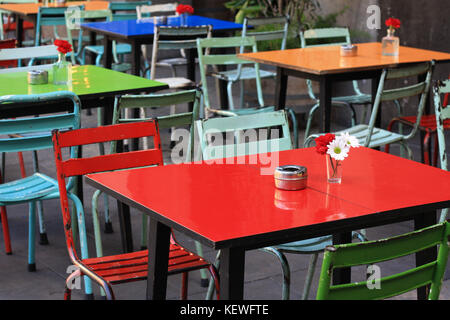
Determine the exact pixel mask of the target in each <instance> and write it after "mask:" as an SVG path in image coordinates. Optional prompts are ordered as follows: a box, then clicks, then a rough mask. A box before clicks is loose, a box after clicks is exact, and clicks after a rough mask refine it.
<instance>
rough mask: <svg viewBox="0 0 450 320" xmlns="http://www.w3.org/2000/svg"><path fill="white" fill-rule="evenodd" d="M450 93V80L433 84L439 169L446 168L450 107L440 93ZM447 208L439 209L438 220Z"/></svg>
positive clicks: (445, 216)
mask: <svg viewBox="0 0 450 320" xmlns="http://www.w3.org/2000/svg"><path fill="white" fill-rule="evenodd" d="M448 93H450V80H445V81H437V82H436V83H435V84H434V86H433V96H434V108H435V115H436V127H437V129H436V135H437V138H438V144H439V159H440V162H441V169H442V170H448V163H447V151H446V144H445V128H444V121H445V120H447V121H448V119H450V107H448V106H446V107H444V106H443V103H442V100H441V95H442V94H448ZM447 214H448V208H446V209H443V210H442V211H441V217H440V220H439V222H443V221H445V220H446V219H447Z"/></svg>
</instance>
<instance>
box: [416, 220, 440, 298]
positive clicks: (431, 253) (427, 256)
mask: <svg viewBox="0 0 450 320" xmlns="http://www.w3.org/2000/svg"><path fill="white" fill-rule="evenodd" d="M433 224H436V212H435V211H430V212H424V213H422V214H420V215H418V216H416V217H415V218H414V230H419V229H422V228H425V227H428V226H431V225H433ZM436 257H437V248H436V247H432V248H429V249H426V250H422V251H420V252H417V253H416V266H421V265H424V264H426V263H429V262H431V261H433V260H436ZM429 291H430V286H424V287H420V288H418V289H417V299H418V300H426V299H427V297H428V293H429Z"/></svg>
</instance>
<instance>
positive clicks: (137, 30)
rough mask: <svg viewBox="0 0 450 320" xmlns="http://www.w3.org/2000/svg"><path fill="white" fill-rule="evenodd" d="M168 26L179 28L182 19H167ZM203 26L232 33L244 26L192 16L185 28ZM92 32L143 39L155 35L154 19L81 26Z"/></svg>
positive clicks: (172, 17) (94, 23)
mask: <svg viewBox="0 0 450 320" xmlns="http://www.w3.org/2000/svg"><path fill="white" fill-rule="evenodd" d="M164 25H167V26H173V27H177V26H178V27H179V26H181V18H180V17H179V16H178V17H175V16H171V17H168V19H167V24H164ZM202 25H211V26H212V29H213V31H218V30H222V31H231V30H241V29H242V24H239V23H234V22H230V21H224V20H218V19H213V18H206V17H201V16H195V15H191V16H188V17H187V20H186V24H185V26H188V27H195V26H202ZM81 26H82V27H83V28H87V29H88V30H91V31H96V32H98V33H104V34H114V35H117V36H121V37H127V38H129V37H141V36H147V35H153V29H154V24H153V18H144V19H141V20H121V21H110V22H91V23H84V24H82V25H81Z"/></svg>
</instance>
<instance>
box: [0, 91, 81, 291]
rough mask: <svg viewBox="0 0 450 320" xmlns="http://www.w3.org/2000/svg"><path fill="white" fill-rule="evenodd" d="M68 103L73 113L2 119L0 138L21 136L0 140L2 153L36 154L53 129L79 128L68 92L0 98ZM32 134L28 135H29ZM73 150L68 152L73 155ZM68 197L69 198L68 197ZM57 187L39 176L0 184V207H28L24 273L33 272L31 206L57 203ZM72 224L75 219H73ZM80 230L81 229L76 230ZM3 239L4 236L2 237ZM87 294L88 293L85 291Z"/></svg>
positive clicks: (72, 97)
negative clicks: (51, 202)
mask: <svg viewBox="0 0 450 320" xmlns="http://www.w3.org/2000/svg"><path fill="white" fill-rule="evenodd" d="M59 101H61V102H63V103H64V102H65V101H71V103H72V104H73V111H71V112H67V113H62V114H56V115H42V116H40V117H30V118H17V119H3V120H0V135H10V134H14V135H16V134H22V135H19V136H16V137H15V138H2V139H0V150H2V152H19V151H37V150H43V149H49V148H52V140H51V135H50V134H49V132H50V131H51V130H54V129H77V128H79V127H80V100H79V98H78V97H77V96H76V95H75V94H74V93H72V92H69V91H59V92H53V93H45V94H40V95H9V96H3V97H0V105H4V104H11V103H17V104H36V103H46V102H52V103H56V102H59ZM30 134H32V135H30ZM75 152H76V149H73V150H72V153H73V154H75ZM74 183H75V181H74V179H73V178H72V179H69V181H68V183H67V187H68V189H69V190H71V189H72V188H73V186H74ZM71 196H72V195H71ZM58 198H59V192H58V183H57V181H56V180H54V179H53V178H50V177H48V176H47V175H45V174H42V173H40V172H35V173H34V174H33V175H31V176H28V177H26V178H22V179H17V180H14V181H9V182H6V183H3V184H0V206H8V205H13V204H19V203H29V234H28V242H29V243H28V270H29V271H35V270H36V263H35V230H36V226H35V224H36V212H35V202H36V201H41V200H48V199H58ZM75 221H76V219H75ZM78 221H79V222H80V223H81V224H84V217H82V216H79V217H78ZM2 224H3V226H4V228H3V232H4V233H7V232H8V231H7V228H5V225H7V217H6V215H5V216H3V215H2ZM80 230H81V228H80ZM4 236H8V237H9V235H6V234H4ZM80 241H81V247H82V254H83V256H84V257H87V256H88V251H87V247H86V245H85V244H86V234H80ZM87 292H89V289H88V288H87Z"/></svg>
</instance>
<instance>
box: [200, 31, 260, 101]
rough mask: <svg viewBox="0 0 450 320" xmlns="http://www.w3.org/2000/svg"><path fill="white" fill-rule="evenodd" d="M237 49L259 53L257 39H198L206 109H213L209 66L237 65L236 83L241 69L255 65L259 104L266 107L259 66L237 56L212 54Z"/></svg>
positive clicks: (250, 37)
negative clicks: (208, 83)
mask: <svg viewBox="0 0 450 320" xmlns="http://www.w3.org/2000/svg"><path fill="white" fill-rule="evenodd" d="M236 47H240V48H242V47H244V48H245V47H248V48H249V49H250V50H251V51H252V52H257V47H256V39H255V37H252V36H249V37H227V38H217V37H212V38H205V39H197V53H198V61H199V68H200V75H201V82H202V88H203V97H204V103H205V107H206V108H211V104H210V101H209V94H208V85H207V78H206V77H207V75H208V74H209V72H208V67H209V66H218V65H219V66H220V65H223V66H231V65H236V66H237V68H238V72H237V73H236V79H235V80H236V81H237V80H238V79H239V78H240V76H241V69H242V66H243V65H248V64H253V66H254V68H255V71H256V74H257V76H256V90H257V94H258V102H259V105H260V106H264V99H263V95H262V86H261V78H260V76H259V64H258V63H255V62H251V61H248V60H244V59H240V58H238V57H237V55H236V54H228V53H225V54H220V53H211V49H216V50H217V49H220V50H230V49H231V50H234V48H236Z"/></svg>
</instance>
